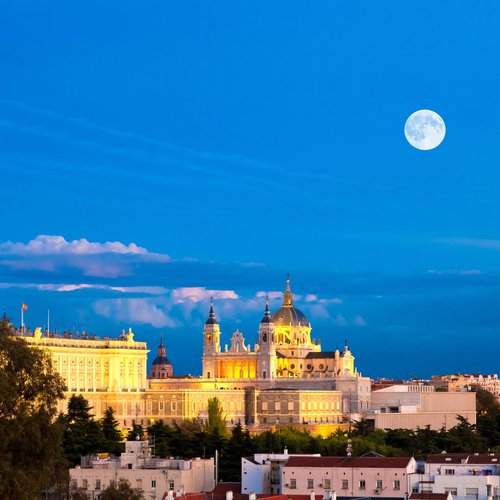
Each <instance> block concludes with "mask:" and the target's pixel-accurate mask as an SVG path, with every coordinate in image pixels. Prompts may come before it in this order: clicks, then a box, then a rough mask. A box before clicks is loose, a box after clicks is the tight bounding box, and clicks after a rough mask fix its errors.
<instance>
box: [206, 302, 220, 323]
mask: <svg viewBox="0 0 500 500" xmlns="http://www.w3.org/2000/svg"><path fill="white" fill-rule="evenodd" d="M216 324H217V320H216V319H215V313H214V299H213V297H211V298H210V311H209V313H208V319H207V321H206V323H205V325H216Z"/></svg>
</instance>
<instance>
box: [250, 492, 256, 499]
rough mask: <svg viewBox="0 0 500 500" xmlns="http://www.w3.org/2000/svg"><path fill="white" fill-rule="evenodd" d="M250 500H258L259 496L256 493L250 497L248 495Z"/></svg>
mask: <svg viewBox="0 0 500 500" xmlns="http://www.w3.org/2000/svg"><path fill="white" fill-rule="evenodd" d="M248 500H257V495H256V494H255V493H250V495H248Z"/></svg>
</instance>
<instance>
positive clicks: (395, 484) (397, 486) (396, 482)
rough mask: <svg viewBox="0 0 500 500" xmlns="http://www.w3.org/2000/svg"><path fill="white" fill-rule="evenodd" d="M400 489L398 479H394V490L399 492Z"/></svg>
mask: <svg viewBox="0 0 500 500" xmlns="http://www.w3.org/2000/svg"><path fill="white" fill-rule="evenodd" d="M400 488H401V483H400V482H399V479H396V481H394V489H395V490H399V489H400Z"/></svg>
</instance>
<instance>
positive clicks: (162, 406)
mask: <svg viewBox="0 0 500 500" xmlns="http://www.w3.org/2000/svg"><path fill="white" fill-rule="evenodd" d="M158 409H159V410H160V411H164V410H165V403H164V402H163V401H160V402H159V403H158Z"/></svg>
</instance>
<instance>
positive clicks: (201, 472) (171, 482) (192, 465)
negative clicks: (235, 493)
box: [69, 441, 215, 500]
mask: <svg viewBox="0 0 500 500" xmlns="http://www.w3.org/2000/svg"><path fill="white" fill-rule="evenodd" d="M69 473H70V478H71V489H72V490H77V489H80V490H82V491H84V492H85V493H86V494H87V496H88V498H89V499H92V500H97V499H99V497H100V495H101V493H102V491H103V490H104V489H106V488H107V487H108V486H110V485H111V484H115V485H118V483H119V481H120V480H121V479H125V480H127V481H128V482H129V483H130V485H131V486H132V487H133V488H139V489H141V490H142V491H143V493H144V496H145V498H148V499H151V500H155V499H161V498H163V497H164V495H166V494H167V493H168V492H169V491H175V492H177V493H178V494H184V493H201V492H205V491H212V490H213V488H214V487H215V467H214V460H213V459H200V458H194V459H190V460H174V459H164V458H153V456H152V455H151V447H150V446H149V443H148V441H127V443H126V448H125V453H122V454H121V456H120V457H119V458H115V457H108V456H106V455H102V456H101V457H100V458H99V457H97V459H95V460H92V462H91V463H90V466H89V467H81V466H78V467H75V468H73V469H70V471H69Z"/></svg>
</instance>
